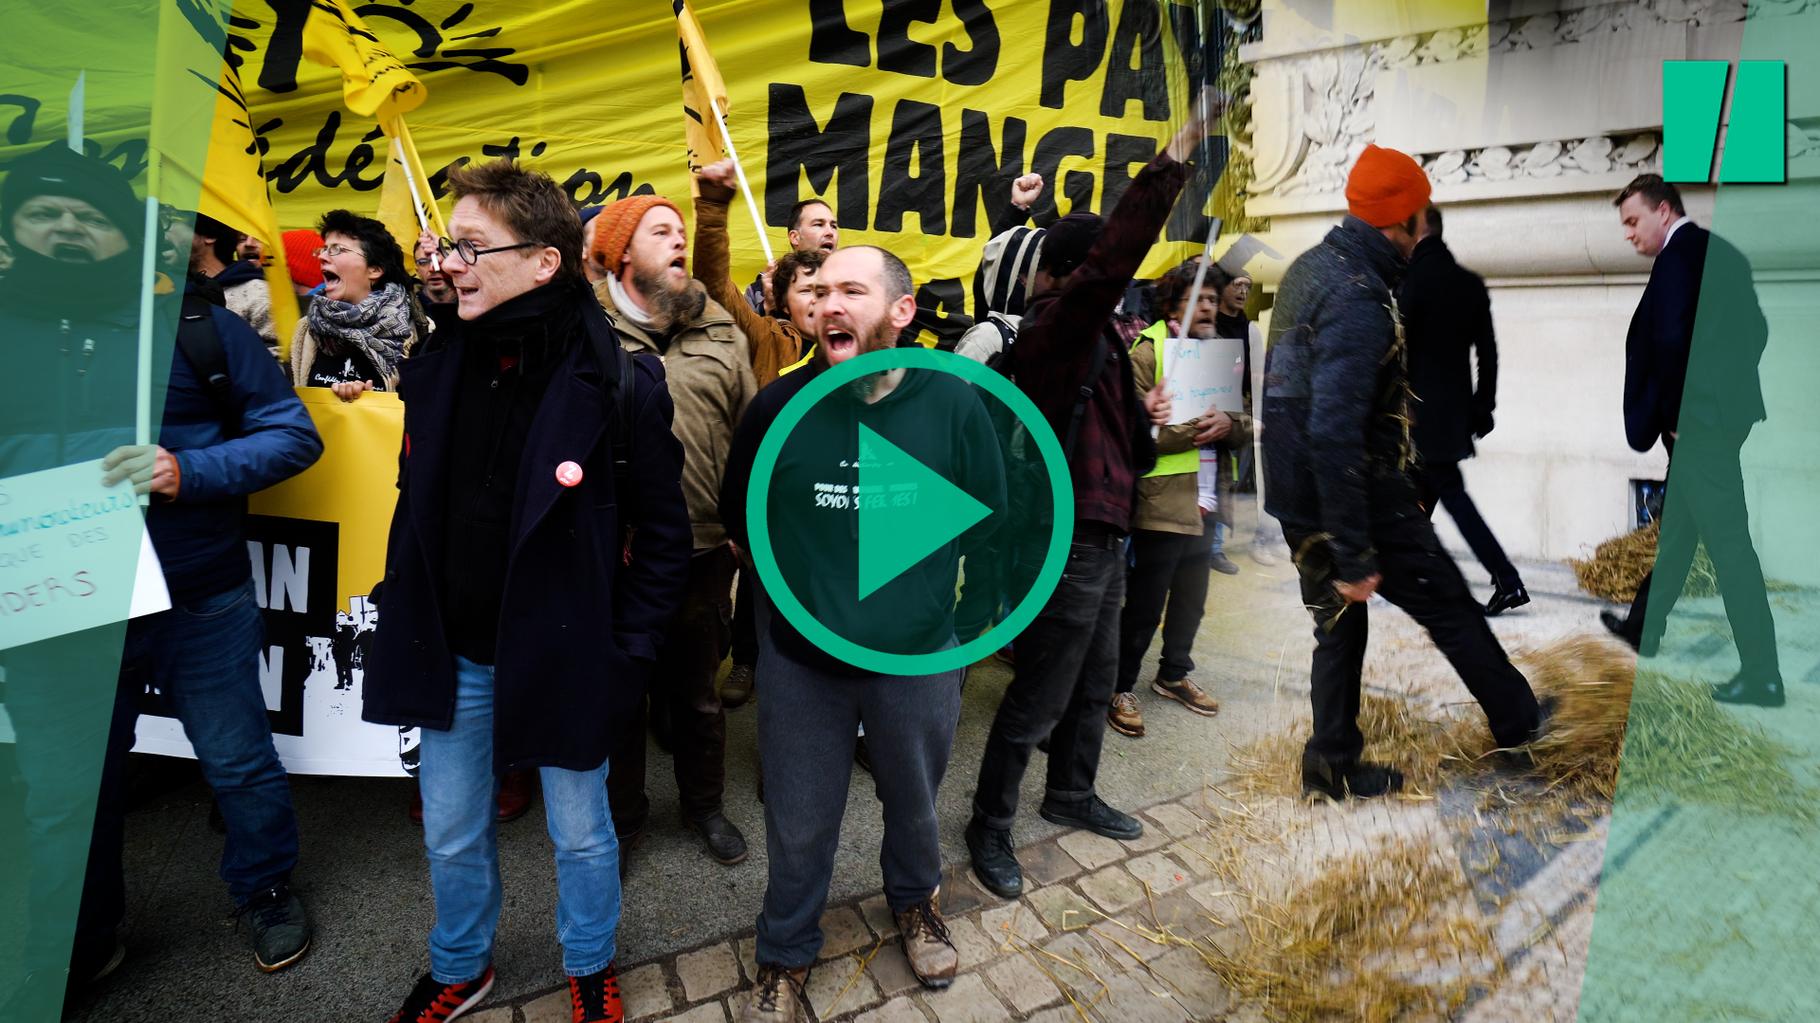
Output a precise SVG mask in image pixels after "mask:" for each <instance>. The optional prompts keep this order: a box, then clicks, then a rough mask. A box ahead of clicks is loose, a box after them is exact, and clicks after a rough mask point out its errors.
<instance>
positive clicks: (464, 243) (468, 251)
mask: <svg viewBox="0 0 1820 1023" xmlns="http://www.w3.org/2000/svg"><path fill="white" fill-rule="evenodd" d="M541 244H542V243H541V242H519V243H518V244H517V245H495V246H493V247H492V248H490V249H478V248H475V247H474V243H473V242H471V241H469V240H467V239H466V238H463V239H462V240H460V241H458V242H452V241H450V240H448V239H447V238H439V239H437V241H436V252H437V254H438V255H440V256H441V257H442V258H443V260H444V261H445V262H446V261H447V260H448V258H449V256H450V254H451V253H452V254H454V255H457V256H460V257H461V261H462V262H463V263H466V264H468V265H469V266H473V265H474V264H475V262H477V261H478V260H479V259H480V257H482V256H484V255H486V254H488V253H490V252H510V251H512V250H513V249H529V248H533V247H536V246H539V245H541Z"/></svg>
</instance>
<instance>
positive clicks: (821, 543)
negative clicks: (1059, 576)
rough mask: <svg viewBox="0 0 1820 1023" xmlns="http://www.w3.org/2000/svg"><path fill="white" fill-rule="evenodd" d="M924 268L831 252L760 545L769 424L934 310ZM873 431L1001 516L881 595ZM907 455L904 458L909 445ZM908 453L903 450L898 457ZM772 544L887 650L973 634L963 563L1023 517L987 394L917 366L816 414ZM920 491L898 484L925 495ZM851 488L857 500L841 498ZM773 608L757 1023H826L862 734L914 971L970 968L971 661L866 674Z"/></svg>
mask: <svg viewBox="0 0 1820 1023" xmlns="http://www.w3.org/2000/svg"><path fill="white" fill-rule="evenodd" d="M913 290H914V289H913V288H912V286H911V282H910V272H909V271H908V270H907V269H905V267H904V264H903V262H902V261H901V260H899V259H898V258H897V257H896V256H894V255H892V254H891V253H889V252H886V251H885V250H883V249H879V248H874V247H872V246H869V245H859V246H853V247H850V248H844V249H840V250H838V251H836V252H835V253H834V254H833V255H831V256H829V257H828V259H827V261H826V262H824V263H823V264H822V268H821V271H820V272H819V273H817V274H816V276H815V293H816V301H817V304H816V311H815V330H816V335H817V337H816V348H815V355H814V356H813V357H812V360H811V362H810V363H809V364H808V365H807V366H805V367H804V368H803V369H802V370H800V371H798V372H794V373H788V374H785V375H784V376H781V377H779V378H778V379H777V381H776V382H775V383H772V384H770V385H767V386H766V387H765V389H764V390H762V391H760V392H759V394H758V397H757V398H755V399H754V400H753V402H752V409H751V412H750V413H749V414H748V415H747V416H746V418H745V420H743V421H742V422H741V423H740V424H739V430H738V432H737V433H736V434H735V435H734V438H733V450H732V453H731V455H730V456H729V461H728V464H727V479H726V486H725V489H724V490H723V491H722V493H721V515H722V517H723V519H724V521H725V522H726V524H727V532H728V533H729V534H730V535H731V536H732V537H733V539H734V542H735V543H738V544H739V545H740V547H741V548H742V549H743V548H745V547H746V546H747V542H748V535H747V531H748V522H747V516H746V509H747V500H748V492H749V490H750V487H751V485H752V483H753V466H754V463H755V462H756V459H757V455H758V448H759V444H760V442H761V441H763V440H764V437H765V434H766V432H767V431H768V430H769V429H770V428H771V425H772V424H773V423H774V422H776V420H777V417H778V416H779V414H780V413H782V411H783V409H784V407H785V406H786V405H788V404H789V403H790V400H791V399H792V398H794V397H795V396H796V395H798V394H800V393H801V392H802V391H803V389H804V388H805V387H808V386H809V385H810V384H811V383H812V382H813V381H814V380H816V379H817V378H818V377H820V376H821V374H822V373H823V372H824V371H826V370H827V369H829V367H831V366H835V365H838V364H840V363H843V362H846V361H847V360H849V359H852V358H855V357H861V356H864V355H866V354H867V353H871V352H876V351H879V350H882V349H886V348H890V347H892V346H893V345H895V344H896V343H897V340H898V337H899V335H900V334H901V333H902V332H903V330H904V329H905V328H906V327H908V326H909V324H910V320H911V318H912V317H914V316H915V315H916V299H915V297H914V296H913ZM866 430H872V431H875V432H876V433H877V434H878V435H879V436H881V437H886V438H889V439H890V442H891V445H892V447H891V448H889V449H886V450H881V451H874V450H871V449H868V450H867V453H866V455H865V457H866V458H867V459H868V460H869V461H870V460H874V459H876V460H878V462H879V463H881V466H883V465H888V464H890V462H891V460H892V459H894V458H896V457H898V455H902V454H908V456H909V457H910V458H912V459H914V460H915V461H917V462H918V463H920V464H921V465H923V466H925V467H926V468H927V470H929V471H933V472H934V473H935V474H937V475H939V476H941V477H942V478H944V479H947V480H950V481H952V482H953V483H954V484H955V485H956V486H958V487H960V488H961V489H962V490H964V491H965V492H967V493H968V494H971V495H972V496H973V497H974V498H976V499H977V500H978V501H979V502H980V503H981V504H983V505H985V506H986V507H988V508H993V509H1001V510H1000V511H997V512H994V513H993V514H991V515H988V516H987V517H986V518H985V519H983V520H981V521H980V522H979V523H978V524H976V525H974V526H973V527H972V528H970V529H968V530H967V531H966V532H964V533H962V534H961V535H960V536H959V537H957V538H955V539H954V540H953V541H950V542H949V543H948V544H945V545H944V546H943V547H942V548H940V549H938V550H937V551H935V552H932V553H931V554H930V555H929V556H928V557H926V558H924V559H922V560H921V561H920V562H918V564H917V565H916V566H915V567H913V568H911V569H909V570H907V571H904V572H902V573H901V574H899V575H898V576H896V577H894V578H892V579H891V580H890V581H888V582H886V583H885V584H883V585H881V586H879V587H878V588H877V589H876V590H874V591H871V592H869V593H867V594H866V595H864V596H856V594H859V593H860V588H859V542H858V536H859V528H860V526H859V522H860V518H859V514H860V513H859V511H858V507H859V501H858V500H847V499H846V495H847V494H848V493H849V492H850V490H852V489H857V488H858V487H860V486H863V484H860V483H859V482H858V481H859V480H861V479H864V477H863V476H860V475H858V470H857V469H856V468H855V467H856V466H857V465H858V464H859V460H860V457H861V455H860V450H859V445H860V443H861V442H860V440H859V438H860V437H861V436H862V435H863V434H864V432H865V431H866ZM898 446H901V448H902V450H901V451H899V450H898ZM893 452H897V453H896V454H893ZM766 479H768V481H769V482H768V483H766V482H764V481H763V480H761V481H759V483H758V485H760V486H764V487H765V500H767V501H768V505H767V507H768V509H769V511H768V515H769V523H768V535H767V537H766V539H767V540H768V542H769V543H770V545H771V549H772V550H773V551H774V552H775V554H776V557H777V560H778V563H779V565H780V570H781V573H782V575H783V579H784V581H785V582H786V583H787V584H788V585H790V587H791V591H792V592H793V593H794V594H795V595H796V596H797V598H798V599H800V600H801V601H802V602H803V603H804V605H805V606H806V607H807V608H808V609H809V611H810V613H811V614H813V615H814V616H815V618H816V620H817V621H819V622H822V623H824V624H825V625H827V627H829V628H832V629H834V630H835V631H836V632H837V633H839V634H841V635H844V636H847V637H849V638H852V639H854V640H855V641H856V642H859V643H860V644H861V645H863V646H866V647H869V648H871V649H890V648H893V647H898V648H901V647H905V646H908V647H911V648H915V649H919V650H935V649H941V648H942V647H943V646H945V645H952V644H953V643H954V641H955V639H954V603H953V601H952V599H950V600H945V601H944V600H942V599H940V598H939V597H937V598H935V599H931V595H932V594H953V593H954V587H955V580H956V572H957V568H958V565H959V559H960V558H961V557H962V556H963V555H964V554H966V553H967V552H968V551H969V550H972V549H975V548H977V546H978V545H979V544H980V543H981V542H982V541H983V540H985V539H987V538H988V537H989V536H990V535H991V533H992V532H993V531H994V530H995V529H996V528H997V527H998V525H999V524H1000V522H1001V521H1002V520H1003V518H1004V512H1003V511H1002V509H1003V508H1004V504H1005V502H1004V494H1005V477H1004V464H1003V459H1002V456H1001V454H1000V449H999V444H998V439H997V437H996V435H995V434H994V433H993V428H992V424H991V420H990V419H989V418H988V417H987V414H986V409H985V406H984V404H983V403H982V402H981V400H980V397H979V395H978V394H977V393H976V392H975V391H974V389H973V388H972V387H971V386H970V385H968V384H967V383H966V382H965V381H963V380H961V379H959V378H957V377H955V376H952V375H950V374H947V373H940V372H931V371H928V370H918V369H904V368H898V369H893V370H889V371H884V372H880V373H874V374H871V375H870V376H866V377H862V378H861V379H859V380H856V381H854V382H853V383H851V384H849V385H848V386H847V387H846V388H843V389H840V390H837V391H835V392H834V393H832V394H830V395H828V396H827V397H825V398H823V399H822V400H820V401H817V402H816V403H815V404H814V405H813V406H811V407H810V408H809V410H808V411H807V413H806V414H805V415H804V417H803V419H802V421H801V423H800V424H799V426H798V427H796V428H793V429H792V430H791V431H790V433H789V436H788V437H787V438H786V440H785V442H784V444H783V447H782V449H781V451H780V452H779V454H778V458H777V462H776V465H775V467H774V469H773V470H772V471H771V472H770V473H769V474H767V477H766ZM917 489H918V487H917V485H912V486H911V487H910V488H909V489H908V490H907V491H905V490H899V491H897V493H899V494H901V495H902V496H903V497H904V498H905V499H907V500H908V501H910V502H911V503H913V504H914V503H915V501H916V498H917V497H918V493H917ZM832 494H838V495H841V498H840V499H839V500H833V501H829V500H823V498H827V497H828V496H830V495H832ZM777 596H778V595H777V594H775V593H767V594H766V597H767V600H766V602H765V603H764V604H762V605H761V606H760V613H759V615H758V619H759V620H758V634H759V653H758V672H759V674H760V675H762V676H763V677H764V679H765V697H764V699H762V700H760V701H759V702H758V747H759V753H760V754H761V755H760V758H759V759H760V761H761V762H762V764H763V768H762V769H763V771H764V782H765V846H766V852H767V854H768V857H769V859H768V863H769V867H768V874H767V879H766V886H765V902H764V909H763V911H762V912H761V913H760V914H759V917H758V936H757V941H758V945H757V949H756V958H757V965H758V974H757V976H756V977H755V978H754V983H753V988H752V991H751V994H750V998H749V1000H748V1002H747V1003H746V1004H745V1005H744V1006H742V1008H741V1011H740V1014H739V1017H738V1018H739V1019H740V1020H741V1021H742V1023H797V1021H806V1020H807V1019H809V1018H810V1017H809V1010H810V1007H809V1005H808V996H807V994H806V983H807V980H808V971H809V967H810V965H811V964H813V963H814V962H815V961H816V959H817V958H818V957H819V955H820V953H821V947H822V932H821V927H820V920H821V917H822V913H823V912H824V910H825V909H826V903H827V898H828V884H829V880H830V879H831V877H832V876H833V872H834V853H835V849H836V847H837V846H838V845H839V842H840V827H841V818H842V816H843V813H844V811H845V808H846V803H847V794H848V788H849V786H850V785H851V784H852V783H851V781H850V775H851V772H850V771H849V769H848V766H847V765H848V764H850V763H851V762H852V760H853V750H854V743H855V741H856V735H855V732H856V731H857V729H858V726H860V725H862V724H863V725H864V726H865V729H866V742H867V744H868V746H869V747H870V750H871V756H872V782H873V785H874V786H875V787H876V790H877V792H878V796H879V801H880V802H881V803H882V804H883V808H884V818H885V833H884V842H883V848H882V849H881V850H880V853H879V865H880V867H881V868H882V871H883V875H884V888H885V901H886V903H887V904H888V905H889V907H890V909H891V912H892V914H893V915H894V916H895V918H896V921H897V931H898V934H899V936H900V938H901V940H902V942H903V951H904V956H905V959H906V960H907V962H908V964H909V966H910V970H911V972H912V973H913V974H914V975H915V976H916V978H917V980H918V981H919V982H921V983H922V985H923V986H924V987H928V988H935V989H939V988H945V987H947V986H949V984H951V983H952V982H953V980H954V976H955V971H956V969H957V968H958V967H959V964H960V956H959V953H958V952H957V951H956V950H955V945H954V940H953V938H952V937H951V936H950V934H949V931H948V927H947V925H946V923H944V922H943V919H942V915H941V910H940V907H939V905H938V903H937V899H936V887H937V885H938V884H939V883H940V882H941V871H942V856H941V836H940V830H939V828H938V826H937V822H936V816H935V794H936V790H937V789H938V788H939V787H940V786H941V781H942V775H943V774H944V772H945V771H946V769H947V766H948V756H949V752H950V751H951V750H952V748H953V746H954V728H955V725H956V723H957V722H958V721H959V719H960V706H961V704H960V699H961V679H962V676H963V675H964V670H963V669H955V670H953V671H944V672H938V673H936V674H931V675H919V676H914V677H905V676H900V675H884V674H880V673H878V672H875V671H870V670H867V669H864V668H859V667H855V666H853V665H851V664H848V663H847V662H845V661H842V660H840V659H839V658H836V657H835V656H833V655H832V654H829V653H827V652H825V651H824V650H822V649H820V648H819V647H818V646H817V645H816V644H815V643H814V642H812V641H810V640H809V639H807V638H806V637H804V636H803V635H802V634H801V633H800V632H798V631H797V630H796V629H795V628H794V627H793V626H792V625H791V623H790V622H789V621H788V620H786V619H785V618H784V617H783V616H782V615H781V614H777V613H774V612H773V613H767V612H768V611H769V608H770V606H771V603H772V600H771V598H775V597H777Z"/></svg>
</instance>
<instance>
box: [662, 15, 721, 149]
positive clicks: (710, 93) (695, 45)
mask: <svg viewBox="0 0 1820 1023" xmlns="http://www.w3.org/2000/svg"><path fill="white" fill-rule="evenodd" d="M674 6H675V9H676V34H677V36H678V37H680V39H681V40H682V86H683V130H684V132H685V134H686V137H687V138H688V141H689V171H690V174H691V176H690V179H689V180H690V183H691V185H693V183H694V180H695V179H694V176H693V174H694V172H695V171H698V170H701V169H702V168H703V167H706V166H707V165H708V164H711V163H715V162H717V161H719V160H721V159H723V158H725V156H726V155H727V153H726V150H725V149H724V148H723V147H722V144H721V138H720V128H719V127H718V126H716V125H715V123H714V112H715V110H719V111H720V113H721V115H722V116H725V115H726V113H727V83H726V82H724V81H722V80H721V77H720V66H719V65H718V64H716V63H714V54H712V53H710V52H709V51H708V37H707V36H705V35H703V34H702V31H701V22H699V21H697V20H695V11H694V10H693V9H691V8H690V7H689V0H675V3H674Z"/></svg>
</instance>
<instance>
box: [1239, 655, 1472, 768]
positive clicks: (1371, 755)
mask: <svg viewBox="0 0 1820 1023" xmlns="http://www.w3.org/2000/svg"><path fill="white" fill-rule="evenodd" d="M1440 656H1441V655H1440V653H1439V652H1438V651H1437V652H1436V653H1435V657H1437V658H1438V657H1440ZM1456 727H1457V722H1456V721H1452V720H1449V721H1433V720H1430V719H1428V718H1426V717H1423V716H1422V715H1421V714H1420V713H1419V712H1418V710H1417V708H1416V707H1415V706H1414V705H1412V704H1411V703H1410V702H1409V701H1408V700H1404V699H1401V698H1398V697H1393V696H1381V695H1378V694H1376V693H1366V694H1364V696H1363V697H1362V698H1361V699H1360V701H1359V730H1360V731H1362V732H1364V733H1365V753H1364V758H1365V759H1366V760H1371V761H1375V762H1377V763H1382V764H1390V765H1392V766H1394V767H1396V768H1397V769H1398V770H1400V771H1402V772H1403V786H1404V791H1405V792H1407V793H1409V794H1411V795H1416V796H1422V795H1427V794H1431V793H1433V792H1434V790H1435V787H1436V786H1437V785H1439V784H1440V782H1441V772H1442V768H1443V766H1444V765H1445V764H1446V763H1447V762H1448V761H1450V760H1455V759H1458V757H1459V754H1460V744H1459V740H1458V738H1457V736H1456V735H1455V734H1454V732H1455V729H1456ZM1312 730H1313V729H1312V726H1311V724H1310V723H1309V721H1308V719H1307V718H1303V719H1302V721H1301V722H1300V723H1299V724H1297V726H1296V728H1295V730H1294V731H1292V732H1290V733H1289V734H1287V735H1273V736H1267V737H1265V738H1263V739H1259V740H1257V741H1256V742H1253V743H1250V744H1249V745H1246V746H1243V747H1240V748H1238V749H1235V750H1233V752H1232V766H1233V776H1232V779H1231V781H1230V783H1229V786H1230V788H1231V789H1232V791H1234V792H1235V793H1237V794H1240V795H1243V796H1247V797H1257V796H1299V795H1301V793H1302V747H1303V746H1304V745H1306V744H1307V742H1308V736H1309V734H1310V732H1311V731H1312Z"/></svg>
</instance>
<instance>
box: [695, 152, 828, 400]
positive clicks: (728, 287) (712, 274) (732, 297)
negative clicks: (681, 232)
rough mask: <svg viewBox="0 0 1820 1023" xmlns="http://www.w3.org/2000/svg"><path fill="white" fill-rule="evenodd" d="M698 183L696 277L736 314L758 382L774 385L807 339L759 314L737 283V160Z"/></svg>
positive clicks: (708, 170)
mask: <svg viewBox="0 0 1820 1023" xmlns="http://www.w3.org/2000/svg"><path fill="white" fill-rule="evenodd" d="M695 180H696V184H697V189H698V191H699V192H700V194H699V195H698V196H697V198H696V200H695V278H696V279H697V280H699V281H701V283H702V286H703V287H704V288H706V289H707V290H708V297H710V298H712V299H714V301H716V302H719V303H720V304H721V306H722V307H723V308H725V309H726V310H727V312H728V313H729V314H731V315H732V317H733V323H734V325H735V326H737V327H738V328H739V330H740V333H742V334H744V335H746V344H747V346H748V347H749V349H750V351H751V355H752V359H751V368H752V371H753V373H754V374H755V376H756V378H757V382H758V383H759V384H760V385H763V384H766V383H770V382H771V380H772V379H774V378H775V377H776V375H777V369H778V368H780V367H783V366H788V365H789V364H790V363H792V362H795V361H796V360H797V359H798V358H799V357H800V356H801V354H802V340H801V337H802V335H800V334H798V333H797V332H796V331H795V330H794V329H790V328H788V327H786V325H785V324H784V322H783V321H781V320H779V319H777V318H776V317H773V316H765V315H763V314H760V313H757V312H754V311H753V310H752V306H751V304H750V303H748V302H747V301H746V297H745V295H744V293H743V292H742V291H741V290H740V288H739V286H738V285H737V284H735V283H734V282H733V271H732V269H731V268H730V266H729V263H730V260H729V258H728V255H727V249H728V241H727V210H728V208H729V207H730V206H731V205H732V202H733V196H734V194H735V189H736V188H737V186H738V182H739V179H738V177H737V175H736V174H735V172H734V170H733V161H732V160H721V161H720V162H718V163H713V164H709V165H708V166H706V167H703V168H702V169H701V171H700V172H699V173H698V174H696V176H695ZM768 279H769V275H767V280H768ZM768 290H769V289H767V291H768Z"/></svg>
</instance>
